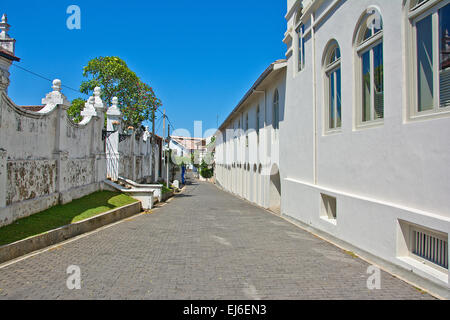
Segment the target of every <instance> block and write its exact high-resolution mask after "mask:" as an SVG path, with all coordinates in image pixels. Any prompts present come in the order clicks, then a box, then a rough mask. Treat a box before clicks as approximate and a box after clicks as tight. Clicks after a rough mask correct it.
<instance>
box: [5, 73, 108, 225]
mask: <svg viewBox="0 0 450 320" xmlns="http://www.w3.org/2000/svg"><path fill="white" fill-rule="evenodd" d="M53 89H54V90H53V91H52V92H51V93H49V94H48V95H47V97H46V98H45V99H44V100H43V103H44V104H46V107H45V108H44V109H43V110H42V111H41V112H31V111H26V110H24V109H23V108H20V107H18V106H16V105H15V104H14V103H13V102H12V101H11V100H10V98H9V97H8V96H7V95H6V92H5V91H1V92H0V226H3V225H7V224H10V223H12V222H14V221H15V220H17V219H20V218H23V217H26V216H29V215H31V214H34V213H37V212H40V211H42V210H45V209H47V208H49V207H51V206H53V205H55V204H57V203H67V202H70V201H72V200H73V199H76V198H80V197H83V196H85V195H87V194H89V193H92V192H95V191H97V190H99V189H101V188H102V181H103V180H104V179H106V159H105V145H104V144H105V143H104V141H102V130H103V128H104V107H103V103H102V101H101V99H100V95H99V94H100V93H99V91H97V92H96V93H95V94H94V97H91V99H90V100H89V102H88V103H86V108H85V110H89V112H87V113H86V114H85V115H84V118H83V121H82V122H81V123H80V124H75V123H73V122H72V121H71V120H70V119H69V118H68V116H67V112H66V110H67V108H68V105H69V102H68V101H67V99H66V98H65V97H64V95H62V93H61V92H60V91H61V87H60V82H59V81H55V82H54V87H53Z"/></svg>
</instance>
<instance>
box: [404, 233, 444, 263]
mask: <svg viewBox="0 0 450 320" xmlns="http://www.w3.org/2000/svg"><path fill="white" fill-rule="evenodd" d="M413 253H414V254H415V255H417V256H419V257H421V258H423V259H425V260H428V261H430V262H432V263H434V264H436V265H438V266H440V267H442V268H445V269H448V242H447V240H444V239H442V238H440V237H437V236H435V235H433V234H431V233H428V232H426V231H423V230H413Z"/></svg>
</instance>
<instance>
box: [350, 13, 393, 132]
mask: <svg viewBox="0 0 450 320" xmlns="http://www.w3.org/2000/svg"><path fill="white" fill-rule="evenodd" d="M377 18H379V20H378V19H377ZM376 19H377V20H376ZM376 21H378V22H379V23H380V28H379V29H378V28H376V27H374V25H375V24H374V22H376ZM369 25H370V26H369ZM383 29H384V26H383V19H382V16H381V14H380V10H379V9H378V8H376V7H369V8H368V9H367V10H366V12H365V13H364V14H363V15H362V17H361V19H360V21H359V23H358V25H357V29H356V32H355V36H354V48H355V71H356V80H355V83H356V90H355V94H356V98H355V101H356V126H357V127H366V126H376V125H381V124H383V122H384V115H385V108H384V44H383V38H384V30H383ZM368 32H369V34H368ZM377 58H378V59H377ZM379 60H381V66H382V68H381V69H380V68H378V72H380V70H381V74H382V76H380V75H379V74H378V83H377V84H378V85H379V86H380V89H381V90H377V89H376V88H375V85H376V84H375V79H376V77H375V69H376V68H375V63H376V62H380V61H379ZM363 67H366V68H367V67H368V69H369V72H370V74H369V77H370V78H369V82H368V86H366V83H365V79H364V74H363ZM380 81H381V83H380ZM366 87H368V88H366ZM365 89H369V90H368V92H367V93H365ZM376 91H378V92H376ZM376 94H377V95H378V99H376ZM380 96H381V98H380ZM377 103H378V105H377ZM380 104H381V105H380Z"/></svg>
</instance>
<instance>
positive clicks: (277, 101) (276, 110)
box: [272, 88, 280, 139]
mask: <svg viewBox="0 0 450 320" xmlns="http://www.w3.org/2000/svg"><path fill="white" fill-rule="evenodd" d="M275 106H276V108H275ZM275 115H276V117H275ZM275 120H276V121H275ZM272 128H273V131H274V136H275V139H276V138H277V137H278V130H280V92H279V90H278V88H277V89H275V91H274V93H273V99H272Z"/></svg>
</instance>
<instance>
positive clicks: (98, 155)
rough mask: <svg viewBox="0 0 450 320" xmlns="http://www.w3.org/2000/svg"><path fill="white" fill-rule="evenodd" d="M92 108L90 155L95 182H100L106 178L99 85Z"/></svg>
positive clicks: (102, 116) (103, 124) (102, 113)
mask: <svg viewBox="0 0 450 320" xmlns="http://www.w3.org/2000/svg"><path fill="white" fill-rule="evenodd" d="M94 109H95V112H96V114H97V116H96V117H94V121H95V123H94V127H93V141H92V142H93V146H92V150H93V151H92V156H93V158H94V165H95V171H94V174H95V182H102V181H103V180H105V179H106V151H105V145H104V141H103V140H102V135H103V130H104V129H105V106H104V104H103V101H102V99H101V89H100V87H96V88H95V89H94Z"/></svg>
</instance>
